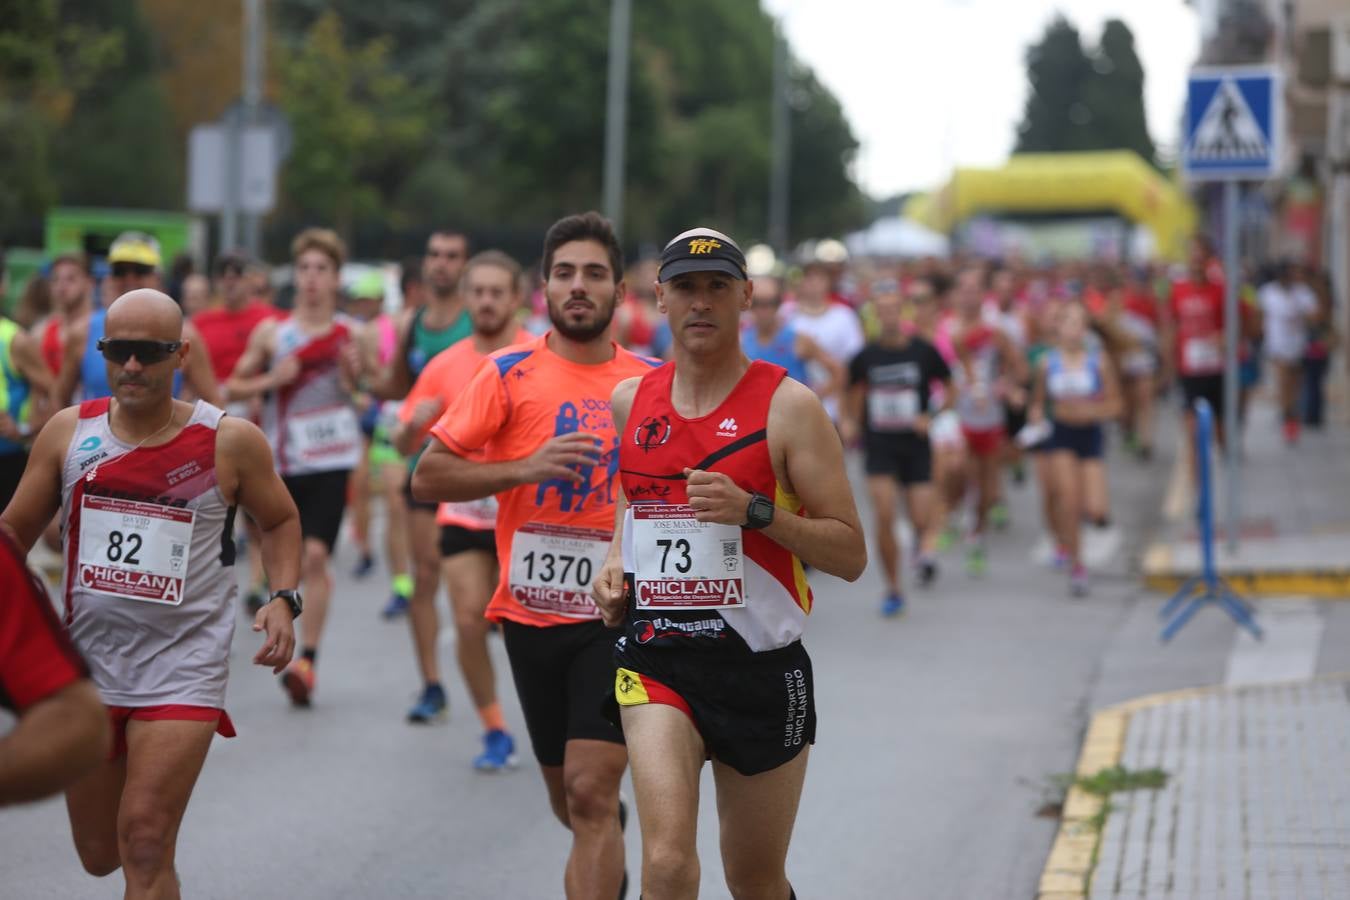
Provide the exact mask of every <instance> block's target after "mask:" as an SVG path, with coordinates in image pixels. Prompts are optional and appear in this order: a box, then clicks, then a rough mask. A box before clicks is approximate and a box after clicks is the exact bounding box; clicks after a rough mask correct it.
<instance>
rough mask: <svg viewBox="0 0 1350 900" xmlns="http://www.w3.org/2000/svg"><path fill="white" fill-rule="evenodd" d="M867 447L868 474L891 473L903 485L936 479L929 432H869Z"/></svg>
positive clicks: (923, 482)
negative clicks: (922, 433)
mask: <svg viewBox="0 0 1350 900" xmlns="http://www.w3.org/2000/svg"><path fill="white" fill-rule="evenodd" d="M864 448H865V451H866V452H865V456H866V460H865V462H864V468H865V469H866V470H867V474H868V475H890V476H892V477H893V478H895V480H896V481H898V482H900V484H901V485H903V486H904V487H909V486H910V485H915V484H927V483H928V482H930V481H932V480H933V449H932V447H931V445H930V444H929V443H928V437H927V436H926V435H920V434H905V435H873V434H869V435H868V436H867V439H866V441H865V442H864Z"/></svg>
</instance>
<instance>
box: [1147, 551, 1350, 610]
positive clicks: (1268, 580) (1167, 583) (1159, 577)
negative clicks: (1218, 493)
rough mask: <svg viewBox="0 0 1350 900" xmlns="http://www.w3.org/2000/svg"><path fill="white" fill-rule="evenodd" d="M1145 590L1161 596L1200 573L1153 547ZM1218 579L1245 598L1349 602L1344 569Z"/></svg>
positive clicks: (1251, 572) (1242, 573) (1254, 572)
mask: <svg viewBox="0 0 1350 900" xmlns="http://www.w3.org/2000/svg"><path fill="white" fill-rule="evenodd" d="M1143 572H1144V586H1145V587H1147V588H1149V589H1150V590H1154V591H1160V592H1162V593H1172V592H1174V591H1176V590H1178V589H1179V588H1180V587H1181V586H1182V584H1183V583H1185V581H1186V580H1187V579H1188V578H1193V577H1196V576H1198V575H1199V574H1200V573H1199V572H1182V571H1178V570H1177V569H1175V568H1174V567H1173V566H1172V548H1171V547H1169V546H1167V545H1166V544H1162V543H1158V544H1153V545H1152V546H1150V547H1149V548H1148V550H1147V551H1145V553H1144V563H1143ZM1219 577H1221V578H1222V579H1224V580H1225V581H1227V582H1228V584H1229V585H1230V586H1231V587H1232V588H1233V589H1234V590H1235V591H1237V592H1238V593H1239V594H1241V595H1242V596H1243V597H1288V596H1290V595H1298V596H1300V597H1311V598H1314V599H1321V600H1350V568H1346V567H1344V566H1343V565H1339V566H1327V567H1319V568H1311V569H1293V568H1285V569H1277V568H1270V569H1258V568H1251V569H1238V570H1234V571H1228V572H1223V571H1220V572H1219Z"/></svg>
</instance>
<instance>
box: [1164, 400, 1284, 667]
mask: <svg viewBox="0 0 1350 900" xmlns="http://www.w3.org/2000/svg"><path fill="white" fill-rule="evenodd" d="M1195 420H1196V429H1195V432H1196V434H1195V443H1196V456H1197V459H1198V465H1197V466H1196V469H1197V472H1198V474H1199V477H1200V490H1199V492H1198V493H1199V497H1198V498H1197V502H1196V509H1195V518H1196V522H1197V524H1198V525H1199V526H1200V554H1201V560H1202V562H1203V567H1202V569H1201V573H1200V574H1199V575H1197V576H1195V577H1194V578H1189V579H1187V580H1186V583H1185V584H1183V585H1182V586H1181V589H1180V590H1178V591H1177V592H1176V593H1175V594H1173V595H1172V599H1170V600H1168V601H1167V603H1166V604H1165V605H1164V606H1163V608H1162V612H1160V613H1159V616H1160V617H1161V618H1163V619H1166V620H1167V624H1166V625H1164V626H1163V630H1162V635H1161V638H1162V640H1163V641H1164V642H1166V641H1170V640H1171V639H1172V636H1173V635H1175V634H1176V633H1177V632H1178V631H1180V630H1181V628H1182V626H1183V625H1185V624H1186V623H1187V622H1189V621H1190V620H1191V617H1192V616H1194V615H1195V614H1196V612H1197V611H1199V609H1200V607H1202V606H1204V605H1205V604H1206V603H1217V604H1219V606H1220V607H1221V608H1223V609H1224V610H1225V611H1226V612H1227V613H1228V614H1229V615H1230V616H1232V617H1233V620H1234V621H1236V622H1237V623H1238V624H1239V625H1241V626H1242V627H1243V628H1245V629H1247V630H1248V631H1250V632H1251V633H1252V636H1253V637H1255V638H1256V639H1257V640H1261V637H1262V634H1261V627H1260V626H1259V625H1257V624H1256V618H1255V615H1254V613H1255V610H1253V609H1252V607H1251V605H1250V604H1249V603H1247V601H1245V600H1243V599H1242V598H1241V597H1239V596H1238V595H1237V593H1236V592H1235V591H1234V590H1233V589H1232V588H1231V587H1229V585H1228V582H1226V581H1224V580H1223V579H1222V578H1220V577H1219V573H1218V570H1217V568H1216V567H1215V565H1214V494H1213V487H1212V485H1213V480H1212V478H1211V477H1210V464H1209V448H1210V443H1211V440H1212V435H1213V433H1214V411H1213V410H1212V409H1210V406H1209V401H1208V400H1205V399H1204V398H1200V399H1198V400H1196V401H1195ZM1188 600H1189V602H1187V601H1188Z"/></svg>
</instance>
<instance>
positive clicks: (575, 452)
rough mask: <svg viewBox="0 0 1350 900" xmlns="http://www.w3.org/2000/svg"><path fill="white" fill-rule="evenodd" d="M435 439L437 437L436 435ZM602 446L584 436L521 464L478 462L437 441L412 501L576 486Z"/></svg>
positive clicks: (550, 446)
mask: <svg viewBox="0 0 1350 900" xmlns="http://www.w3.org/2000/svg"><path fill="white" fill-rule="evenodd" d="M433 433H434V432H433ZM599 446H600V441H599V439H598V438H596V437H595V436H594V435H592V434H589V433H587V432H584V431H574V432H572V433H571V434H564V435H560V436H558V437H555V438H553V439H551V440H549V441H548V442H547V443H545V444H544V445H543V446H542V447H540V448H539V449H538V450H536V451H535V452H534V453H532V454H530V455H529V456H527V457H524V458H523V459H512V460H506V461H503V462H474V461H471V460H468V459H465V458H464V457H462V456H460V455H459V454H458V453H455V452H454V451H453V450H451V449H450V448H449V447H447V446H446V445H445V442H444V441H441V440H435V441H432V442H431V446H430V447H429V448H427V452H426V453H423V454H422V458H421V460H419V461H418V463H417V468H416V469H414V470H413V476H412V493H413V497H414V499H417V500H420V501H422V502H425V503H431V502H445V501H448V502H451V503H455V502H461V501H466V500H481V499H482V498H483V497H487V496H490V495H492V494H500V493H501V492H502V491H507V490H510V489H511V488H513V487H519V486H520V485H522V484H538V483H539V482H541V481H548V480H549V479H551V478H571V479H572V480H573V481H576V482H577V483H578V484H579V483H580V482H581V480H582V478H581V473H580V472H579V471H578V470H577V468H574V467H578V466H587V465H590V466H593V465H595V463H596V461H597V460H599V458H600V450H599Z"/></svg>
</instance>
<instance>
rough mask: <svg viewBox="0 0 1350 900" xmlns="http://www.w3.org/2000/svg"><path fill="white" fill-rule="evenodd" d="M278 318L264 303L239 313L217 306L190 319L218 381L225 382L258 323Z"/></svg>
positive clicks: (249, 305) (248, 307) (278, 312)
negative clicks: (200, 338) (199, 334)
mask: <svg viewBox="0 0 1350 900" xmlns="http://www.w3.org/2000/svg"><path fill="white" fill-rule="evenodd" d="M280 315H281V312H280V311H279V310H277V309H276V308H275V307H272V306H268V305H267V304H266V303H258V302H256V301H254V302H251V303H249V304H248V306H245V307H244V308H243V309H240V310H231V309H226V308H225V307H223V306H218V307H216V308H214V309H204V310H202V311H201V312H199V313H197V314H196V315H195V316H193V317H192V324H193V325H194V326H196V328H197V330H198V331H199V332H201V335H202V340H203V341H205V342H206V353H207V355H208V356H210V357H211V371H212V372H214V373H215V376H216V380H217V381H221V382H223V381H225V379H227V378H229V377H230V375H231V374H232V373H233V372H234V367H235V364H236V363H238V362H239V357H241V356H243V355H244V349H245V348H246V347H247V346H248V336H249V335H250V334H252V333H253V329H254V328H256V327H257V326H258V323H259V322H263V321H265V320H267V319H273V318H276V317H278V316H280Z"/></svg>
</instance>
